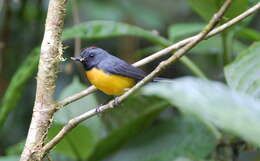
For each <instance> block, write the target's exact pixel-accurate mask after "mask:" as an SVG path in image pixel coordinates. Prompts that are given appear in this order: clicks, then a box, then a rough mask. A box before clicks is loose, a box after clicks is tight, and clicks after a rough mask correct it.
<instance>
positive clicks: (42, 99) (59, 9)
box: [20, 0, 66, 161]
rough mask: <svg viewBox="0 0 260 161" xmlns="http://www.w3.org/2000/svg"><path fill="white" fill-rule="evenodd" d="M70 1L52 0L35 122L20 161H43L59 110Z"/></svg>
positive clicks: (39, 72) (39, 78)
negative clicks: (58, 89) (57, 96)
mask: <svg viewBox="0 0 260 161" xmlns="http://www.w3.org/2000/svg"><path fill="white" fill-rule="evenodd" d="M65 7H66V0H50V2H49V8H48V13H47V18H46V24H45V32H44V37H43V41H42V45H41V55H40V62H39V66H38V68H39V69H38V73H37V88H36V97H35V103H34V107H33V115H32V120H31V124H30V128H29V132H28V136H27V139H26V143H25V146H24V150H23V153H22V155H21V158H20V161H37V160H41V159H42V157H41V153H40V150H41V149H42V147H43V145H44V139H45V137H46V134H47V132H48V128H49V126H50V124H51V122H52V117H53V114H54V112H55V111H56V104H55V101H54V100H53V94H54V90H55V83H56V78H57V73H58V63H59V62H60V61H62V44H61V42H62V41H61V33H62V29H63V22H64V17H65Z"/></svg>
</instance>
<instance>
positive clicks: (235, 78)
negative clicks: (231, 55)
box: [225, 42, 260, 98]
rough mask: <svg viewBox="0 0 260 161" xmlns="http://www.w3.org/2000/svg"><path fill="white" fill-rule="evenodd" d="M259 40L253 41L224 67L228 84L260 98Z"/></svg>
mask: <svg viewBox="0 0 260 161" xmlns="http://www.w3.org/2000/svg"><path fill="white" fill-rule="evenodd" d="M259 51H260V42H257V43H254V44H253V45H251V46H250V47H249V48H248V49H246V50H245V51H243V52H242V53H241V54H240V56H239V57H237V58H236V59H235V61H233V62H232V63H231V64H229V65H228V66H226V67H225V76H226V80H227V82H228V85H229V86H230V87H232V88H233V89H235V90H237V91H241V92H244V93H247V94H250V95H252V96H254V97H256V98H260V54H259Z"/></svg>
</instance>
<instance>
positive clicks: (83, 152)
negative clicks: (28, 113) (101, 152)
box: [48, 123, 97, 160]
mask: <svg viewBox="0 0 260 161" xmlns="http://www.w3.org/2000/svg"><path fill="white" fill-rule="evenodd" d="M62 127H63V125H59V124H56V123H55V124H54V125H53V126H52V127H51V128H50V130H49V132H48V140H50V138H52V137H54V136H55V135H56V134H57V133H58V132H59V131H60V130H61V128H62ZM96 140H97V138H96V136H95V133H93V132H92V131H91V129H90V128H88V127H85V126H84V125H79V126H77V127H76V128H75V129H73V131H71V132H69V133H68V135H66V136H65V137H64V138H63V139H62V140H61V141H60V142H59V143H58V144H57V145H56V146H55V148H54V149H53V151H55V152H60V153H62V154H64V155H67V156H70V157H72V158H75V159H78V160H82V159H85V158H86V157H87V156H88V155H89V154H90V153H91V152H92V150H93V147H94V145H95V144H96Z"/></svg>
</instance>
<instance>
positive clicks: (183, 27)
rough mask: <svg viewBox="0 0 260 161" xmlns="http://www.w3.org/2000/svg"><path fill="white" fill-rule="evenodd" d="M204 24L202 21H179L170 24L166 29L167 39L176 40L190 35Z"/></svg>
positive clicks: (199, 29) (198, 30)
mask: <svg viewBox="0 0 260 161" xmlns="http://www.w3.org/2000/svg"><path fill="white" fill-rule="evenodd" d="M204 26H205V24H204V23H179V24H174V25H171V26H170V27H169V29H168V35H169V39H170V40H171V41H177V40H180V39H182V38H185V37H188V36H192V35H194V34H196V33H198V32H200V31H201V30H202V29H203V27H204Z"/></svg>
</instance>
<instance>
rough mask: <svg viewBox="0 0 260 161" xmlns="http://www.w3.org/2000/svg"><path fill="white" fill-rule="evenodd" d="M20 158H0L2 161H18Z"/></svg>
mask: <svg viewBox="0 0 260 161" xmlns="http://www.w3.org/2000/svg"><path fill="white" fill-rule="evenodd" d="M19 159H20V156H8V157H0V161H18V160H19Z"/></svg>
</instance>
